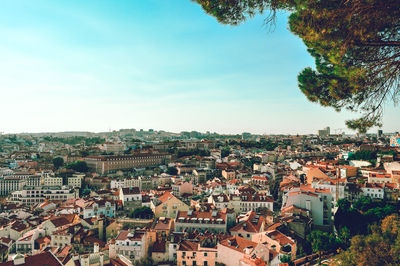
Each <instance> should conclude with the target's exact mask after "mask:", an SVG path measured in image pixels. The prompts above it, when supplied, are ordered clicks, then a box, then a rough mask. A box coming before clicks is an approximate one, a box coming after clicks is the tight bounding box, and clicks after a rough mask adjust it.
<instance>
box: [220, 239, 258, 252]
mask: <svg viewBox="0 0 400 266" xmlns="http://www.w3.org/2000/svg"><path fill="white" fill-rule="evenodd" d="M220 244H221V245H223V246H225V247H228V248H231V249H233V250H236V251H239V252H241V253H244V252H245V251H244V250H245V249H246V248H255V247H256V246H257V243H256V242H253V241H251V240H248V239H245V238H243V237H239V236H232V237H230V238H228V239H225V240H222V241H221V242H220Z"/></svg>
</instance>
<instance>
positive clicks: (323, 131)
mask: <svg viewBox="0 0 400 266" xmlns="http://www.w3.org/2000/svg"><path fill="white" fill-rule="evenodd" d="M330 134H331V128H330V127H326V128H324V129H321V130H318V136H320V137H328V136H329V135H330Z"/></svg>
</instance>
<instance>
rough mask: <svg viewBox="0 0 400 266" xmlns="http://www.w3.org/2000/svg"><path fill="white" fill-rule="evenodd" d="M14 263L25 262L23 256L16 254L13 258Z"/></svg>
mask: <svg viewBox="0 0 400 266" xmlns="http://www.w3.org/2000/svg"><path fill="white" fill-rule="evenodd" d="M13 262H14V265H21V264H25V256H24V255H22V254H17V255H15V256H14V258H13Z"/></svg>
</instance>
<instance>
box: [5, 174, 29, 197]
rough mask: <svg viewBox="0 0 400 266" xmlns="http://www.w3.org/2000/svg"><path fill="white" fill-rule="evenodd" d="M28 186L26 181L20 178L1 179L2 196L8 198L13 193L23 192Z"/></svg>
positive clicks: (7, 177) (8, 177)
mask: <svg viewBox="0 0 400 266" xmlns="http://www.w3.org/2000/svg"><path fill="white" fill-rule="evenodd" d="M25 185H26V181H25V180H22V179H20V178H18V177H11V176H5V177H0V195H1V196H6V195H8V194H10V193H11V192H14V191H18V190H21V189H22V188H23V187H24V186H25Z"/></svg>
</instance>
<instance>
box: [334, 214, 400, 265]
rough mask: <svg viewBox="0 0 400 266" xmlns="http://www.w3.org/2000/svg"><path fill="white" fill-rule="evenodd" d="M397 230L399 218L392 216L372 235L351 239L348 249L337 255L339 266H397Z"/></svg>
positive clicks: (399, 242)
mask: <svg viewBox="0 0 400 266" xmlns="http://www.w3.org/2000/svg"><path fill="white" fill-rule="evenodd" d="M399 228H400V219H399V216H398V215H397V214H392V215H390V216H387V217H386V218H385V219H383V220H382V222H381V224H380V226H375V227H374V230H373V232H372V234H369V235H366V236H363V235H358V236H355V237H353V238H352V239H351V246H350V248H349V249H348V250H347V251H345V252H342V253H341V254H340V255H339V258H338V260H339V262H340V265H399V264H400V235H399Z"/></svg>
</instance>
